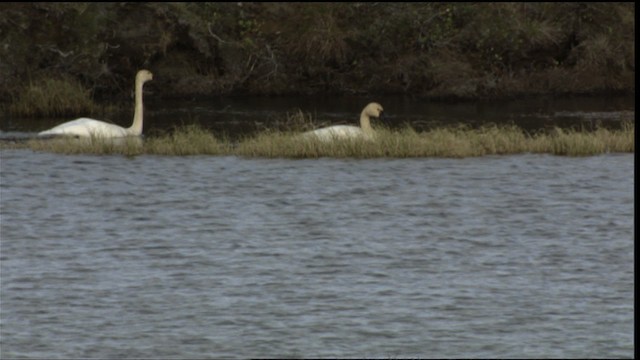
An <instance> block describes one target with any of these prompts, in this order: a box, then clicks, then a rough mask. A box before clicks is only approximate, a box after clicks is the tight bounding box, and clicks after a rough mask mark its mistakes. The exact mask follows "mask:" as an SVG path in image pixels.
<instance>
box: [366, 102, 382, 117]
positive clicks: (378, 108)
mask: <svg viewBox="0 0 640 360" xmlns="http://www.w3.org/2000/svg"><path fill="white" fill-rule="evenodd" d="M383 112H384V109H383V108H382V105H380V104H378V103H376V102H372V103H370V104H369V105H367V106H365V107H364V109H363V110H362V113H363V114H364V115H367V116H369V117H375V118H379V117H380V116H382V114H383Z"/></svg>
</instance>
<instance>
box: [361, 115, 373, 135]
mask: <svg viewBox="0 0 640 360" xmlns="http://www.w3.org/2000/svg"><path fill="white" fill-rule="evenodd" d="M360 127H361V128H362V131H364V132H368V133H370V132H373V129H372V128H371V120H370V119H369V115H367V114H365V112H364V111H363V112H362V113H361V114H360Z"/></svg>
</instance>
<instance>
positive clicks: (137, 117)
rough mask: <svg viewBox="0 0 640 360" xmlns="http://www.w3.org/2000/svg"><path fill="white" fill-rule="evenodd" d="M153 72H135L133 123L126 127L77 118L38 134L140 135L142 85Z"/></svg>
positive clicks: (83, 136) (149, 78)
mask: <svg viewBox="0 0 640 360" xmlns="http://www.w3.org/2000/svg"><path fill="white" fill-rule="evenodd" d="M152 79H153V74H152V73H151V72H150V71H148V70H140V71H138V73H137V74H136V85H135V109H134V114H133V124H131V126H130V127H128V128H123V127H121V126H118V125H115V124H109V123H106V122H104V121H100V120H95V119H90V118H79V119H75V120H72V121H68V122H66V123H62V124H60V125H58V126H55V127H53V128H51V129H49V130H45V131H42V132H40V133H38V136H56V135H60V136H63V135H64V136H76V137H82V138H88V137H96V138H119V137H125V136H140V135H142V120H143V114H142V112H143V105H142V86H143V85H144V83H145V82H147V81H149V80H152Z"/></svg>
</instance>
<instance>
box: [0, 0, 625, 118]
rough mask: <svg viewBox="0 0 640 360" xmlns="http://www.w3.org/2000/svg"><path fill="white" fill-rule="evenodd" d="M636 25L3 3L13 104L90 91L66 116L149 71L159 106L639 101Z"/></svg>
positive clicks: (465, 6) (2, 74) (2, 80)
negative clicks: (574, 97)
mask: <svg viewBox="0 0 640 360" xmlns="http://www.w3.org/2000/svg"><path fill="white" fill-rule="evenodd" d="M634 17H635V6H634V3H573V2H572V3H236V2H233V3H98V2H93V3H2V4H0V101H1V102H5V103H7V102H14V103H18V102H19V100H20V99H21V98H22V97H25V96H33V93H34V91H35V93H36V96H38V91H40V92H41V93H44V94H48V95H51V93H52V92H55V91H56V89H61V91H68V89H69V88H77V87H78V85H80V88H81V89H82V90H81V91H71V92H70V93H73V94H75V95H76V96H77V97H78V98H74V97H73V96H72V95H67V97H68V98H69V101H68V104H69V109H66V108H65V107H64V106H61V108H60V109H56V110H55V111H54V113H55V114H56V115H71V113H76V112H82V110H86V109H80V110H78V109H77V106H78V104H79V103H81V102H82V101H86V99H87V98H89V99H97V100H102V99H113V98H117V97H125V96H130V93H131V91H132V86H133V77H134V74H135V72H136V71H137V70H138V69H141V68H147V69H149V70H151V71H152V72H153V73H154V80H153V81H152V82H150V83H149V84H148V91H149V92H150V93H151V94H153V96H155V97H158V98H162V97H182V96H212V95H213V96H215V95H229V94H254V95H281V94H310V95H311V94H321V93H322V94H343V93H373V94H390V93H393V94H407V95H411V96H420V97H428V98H442V99H476V98H496V97H517V96H523V95H542V94H546V95H556V94H596V93H614V92H615V93H633V92H634V91H635V85H634V80H635V55H634V52H635V21H634ZM52 82H53V84H54V85H55V84H59V83H61V82H62V83H66V84H67V85H64V86H62V85H55V86H51V84H52ZM56 82H57V83H56ZM47 84H48V85H47ZM47 86H48V87H49V88H47ZM39 88H40V90H38V89H39ZM43 89H44V90H43ZM30 93H31V95H29V94H30ZM32 101H33V100H29V102H30V103H31V104H33V102H32ZM60 102H61V101H56V103H58V104H59V103H60ZM58 106H60V105H58ZM86 106H88V107H89V110H91V109H90V105H86ZM15 111H16V112H17V113H19V112H20V111H19V110H15ZM31 115H33V114H31Z"/></svg>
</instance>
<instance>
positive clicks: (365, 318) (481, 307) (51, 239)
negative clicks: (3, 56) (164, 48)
mask: <svg viewBox="0 0 640 360" xmlns="http://www.w3.org/2000/svg"><path fill="white" fill-rule="evenodd" d="M633 179H634V156H633V154H608V155H602V156H594V157H584V158H570V157H554V156H550V155H533V154H526V155H518V156H497V157H481V158H469V159H375V160H339V159H315V160H284V159H281V160H277V159H245V158H237V157H213V156H196V157H162V156H138V157H135V158H126V157H121V156H62V155H57V154H48V153H34V152H31V151H29V150H2V153H1V172H0V180H1V182H0V190H1V191H0V196H1V208H0V215H1V223H0V225H1V228H0V230H1V233H0V234H1V242H0V245H1V248H0V250H1V251H0V260H1V273H0V274H1V291H2V292H1V298H0V299H1V303H0V304H1V317H0V321H1V322H0V324H1V327H0V332H1V343H0V348H1V353H0V355H1V356H2V358H3V359H4V358H11V357H33V358H43V357H45V358H79V357H81V358H88V357H94V358H132V357H145V358H167V357H174V358H236V357H240V358H246V357H283V356H284V357H287V356H288V357H376V358H390V357H392V358H395V357H423V358H433V357H439V358H441V357H463V358H479V357H480V358H487V357H488V358H494V357H514V358H525V357H526V358H537V357H542V358H551V357H554V358H576V357H577V358H584V357H589V358H594V357H595V358H599V357H615V358H618V357H625V358H631V357H633V354H634V327H633V324H634V307H633V300H634V295H633V294H634V291H633V290H634V273H633V269H634V255H633V253H634V241H633V239H634V230H633V229H634V228H633V225H634V220H633V219H634V208H633V204H634V190H633Z"/></svg>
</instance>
